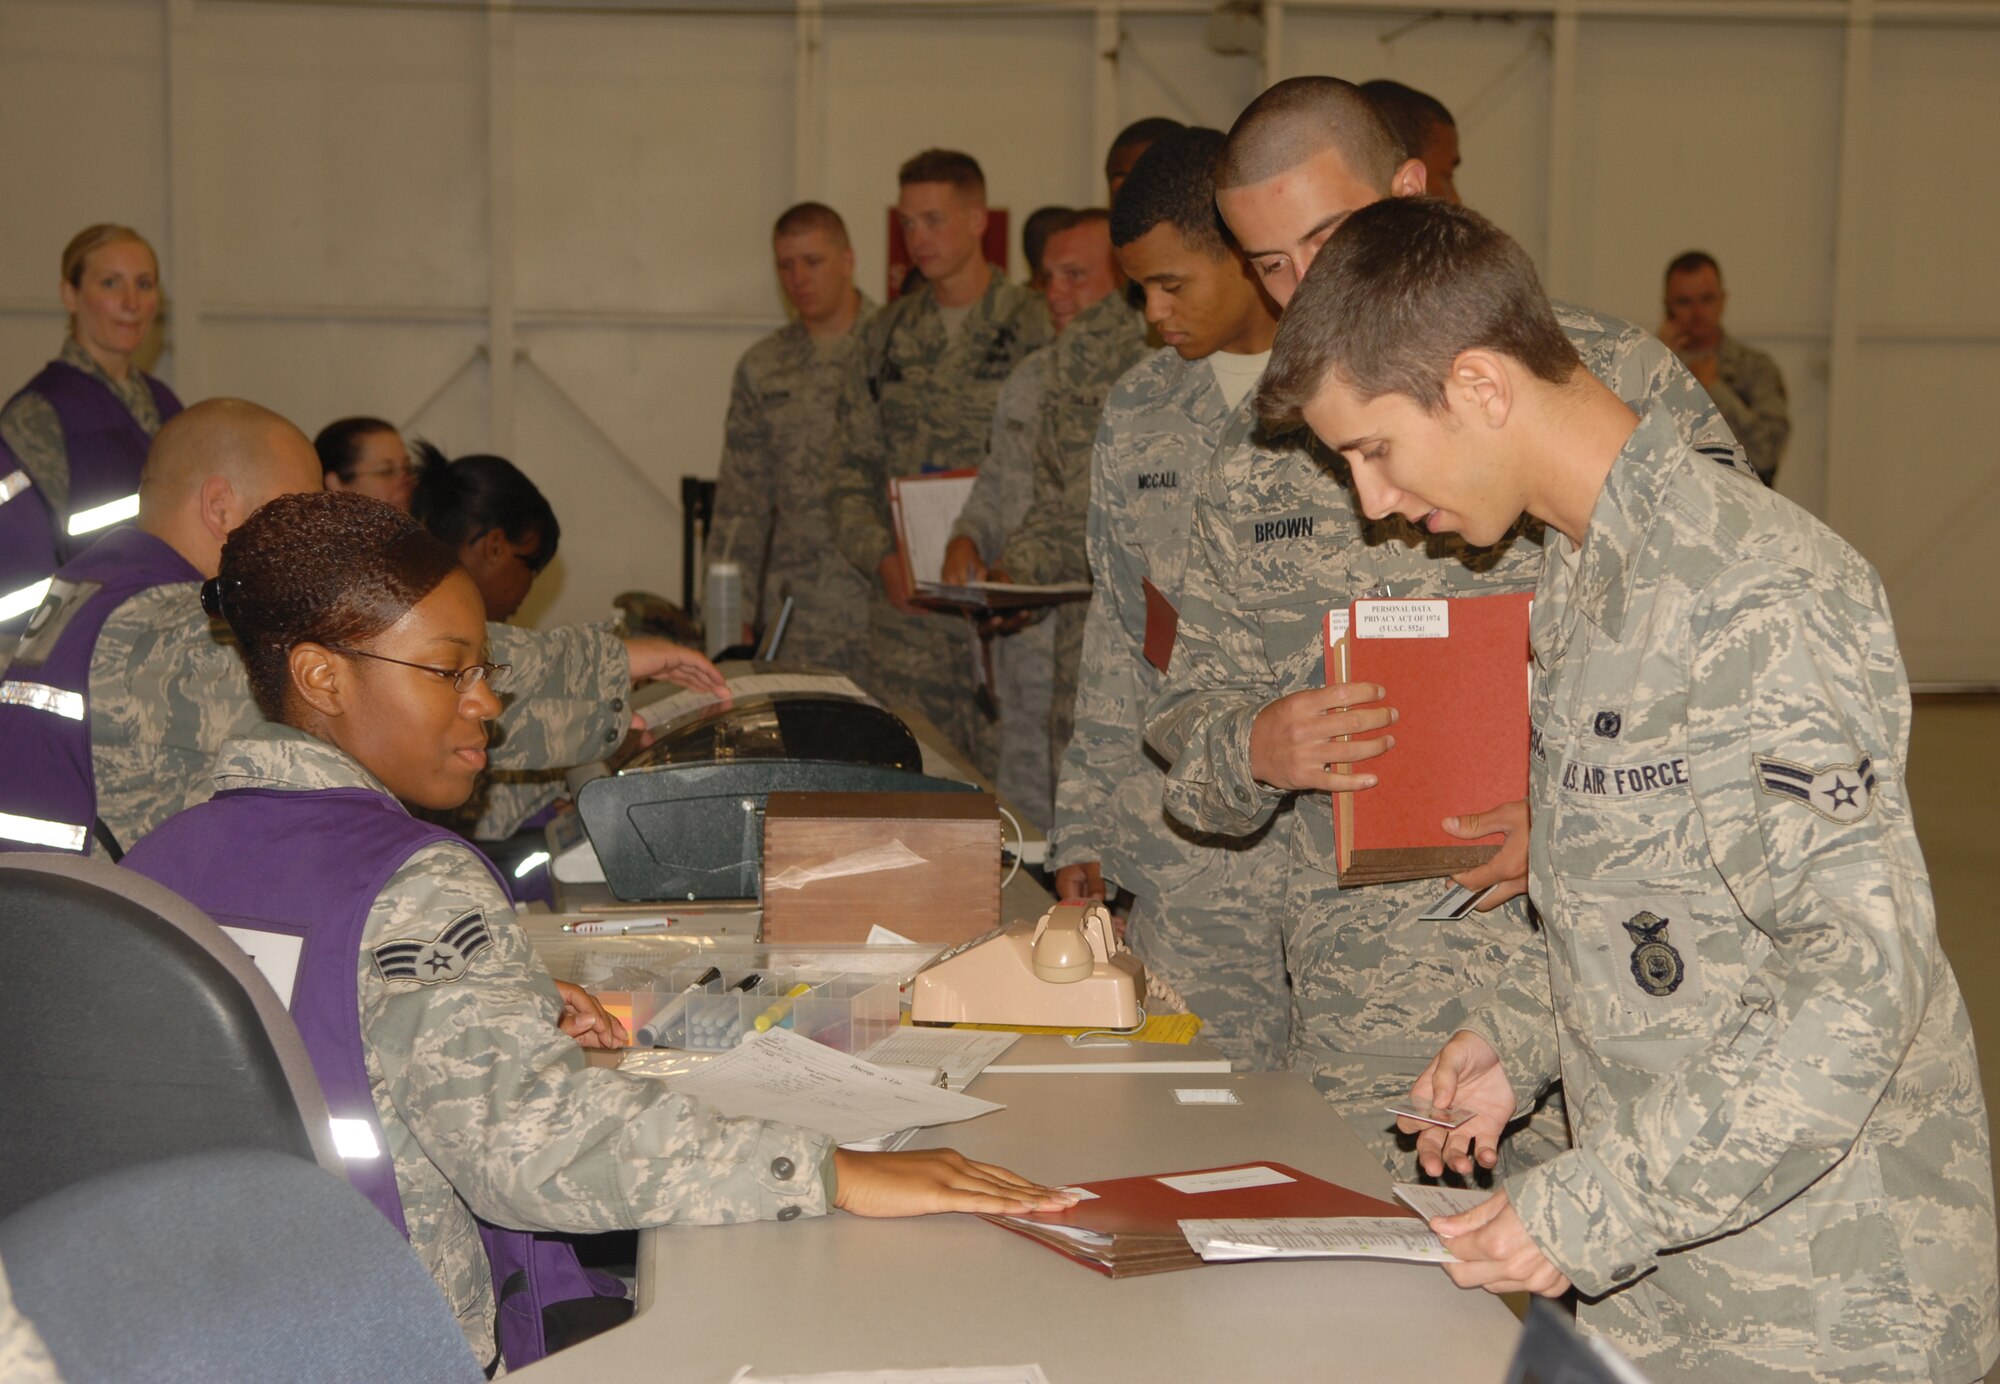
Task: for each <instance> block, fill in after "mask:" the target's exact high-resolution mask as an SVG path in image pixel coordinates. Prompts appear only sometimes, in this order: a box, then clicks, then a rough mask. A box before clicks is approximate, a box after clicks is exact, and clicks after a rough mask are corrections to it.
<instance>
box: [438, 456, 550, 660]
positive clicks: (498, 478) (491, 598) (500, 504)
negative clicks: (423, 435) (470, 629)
mask: <svg viewBox="0 0 2000 1384" xmlns="http://www.w3.org/2000/svg"><path fill="white" fill-rule="evenodd" d="M417 448H418V450H419V452H420V453H421V454H422V457H423V466H422V470H421V471H420V473H419V475H418V478H417V489H416V494H415V496H414V497H413V498H412V500H411V502H410V512H411V513H412V514H414V515H415V516H416V517H417V522H418V523H420V524H422V525H423V526H424V527H425V528H427V529H429V530H430V531H431V533H432V534H433V535H434V536H435V537H436V538H437V539H438V541H440V542H441V543H443V544H444V545H445V547H447V548H449V549H451V550H452V551H453V552H454V553H456V554H457V555H458V563H459V566H461V567H463V568H464V569H465V570H466V571H467V572H468V573H470V574H471V576H472V580H473V581H474V582H476V583H478V586H479V594H480V596H481V597H482V598H484V600H485V602H486V618H487V619H489V620H499V621H506V620H509V619H511V618H512V617H513V614H514V612H515V611H517V610H519V609H520V608H521V602H523V601H525V600H527V599H528V590H529V588H530V587H532V586H533V585H534V584H535V578H536V577H537V576H538V575H540V573H541V570H542V569H543V568H544V567H546V566H548V565H549V561H550V559H552V558H553V557H555V555H556V544H557V542H558V541H560V540H561V538H562V525H560V524H558V523H557V522H556V512H555V511H554V510H552V509H550V508H549V502H548V501H547V500H545V499H543V498H542V492H541V491H539V490H537V489H536V488H535V483H534V482H533V481H531V480H529V479H528V478H527V477H526V476H524V475H523V474H521V470H520V468H519V467H517V466H515V465H514V463H513V462H511V461H509V460H507V459H506V458H505V457H494V456H470V457H460V458H459V459H458V460H457V461H446V460H445V458H444V454H443V453H442V452H440V451H438V449H437V448H435V447H433V446H431V445H430V444H429V443H425V442H419V443H418V444H417Z"/></svg>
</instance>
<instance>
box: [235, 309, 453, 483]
mask: <svg viewBox="0 0 2000 1384" xmlns="http://www.w3.org/2000/svg"><path fill="white" fill-rule="evenodd" d="M204 331H205V333H206V336H207V345H208V352H209V361H210V367H209V368H210V370H211V371H212V372H213V374H214V377H215V379H216V380H217V381H218V382H219V385H218V388H219V390H220V392H224V393H229V394H234V395H238V396H240V397H242V398H246V399H254V400H256V401H257V402H258V403H260V404H263V405H265V406H266V407H267V408H273V409H276V410H277V411H278V412H280V413H282V414H284V415H285V417H287V418H289V419H291V420H292V421H293V422H294V423H297V424H298V425H299V427H300V428H302V429H304V430H305V433H306V436H308V437H310V436H312V435H313V434H314V433H317V432H318V431H319V430H320V429H321V428H323V427H325V426H326V425H327V424H328V423H331V422H332V421H333V420H334V419H336V418H345V417H348V416H350V415H353V414H357V413H361V414H372V415H374V416H375V417H378V418H386V419H388V420H389V421H390V422H392V423H397V424H403V423H411V424H413V425H415V426H414V429H413V430H414V431H417V432H421V433H424V434H425V435H426V436H428V437H430V438H431V440H432V441H434V442H436V443H438V444H439V445H440V446H442V447H444V448H445V449H446V450H447V451H450V452H472V451H477V450H480V449H481V448H482V447H484V446H485V443H486V438H485V432H486V416H485V413H484V411H483V410H484V404H483V403H481V404H480V405H479V406H478V408H476V409H474V410H473V411H472V412H471V414H470V416H469V417H466V416H461V415H460V414H458V413H455V412H452V411H450V410H448V409H447V410H445V411H443V412H440V411H439V408H438V406H437V405H435V404H433V405H432V406H431V407H428V408H426V404H427V402H429V401H430V400H432V399H433V397H434V396H440V395H444V394H450V395H453V396H456V397H463V396H464V395H465V394H467V393H473V394H476V395H477V396H478V397H479V398H482V399H483V397H484V393H485V387H486V386H485V379H486V372H485V364H484V362H483V361H475V360H474V359H473V356H474V353H475V352H477V351H478V350H479V349H480V347H481V344H482V341H483V339H484V337H485V326H484V324H483V323H476V322H462V323H443V324H436V323H411V322H328V321H315V320H312V319H299V320H278V321H246V320H240V319H239V320H228V319H224V320H215V319H211V320H210V321H209V322H208V324H207V325H206V327H205V328H204ZM440 402H441V400H440Z"/></svg>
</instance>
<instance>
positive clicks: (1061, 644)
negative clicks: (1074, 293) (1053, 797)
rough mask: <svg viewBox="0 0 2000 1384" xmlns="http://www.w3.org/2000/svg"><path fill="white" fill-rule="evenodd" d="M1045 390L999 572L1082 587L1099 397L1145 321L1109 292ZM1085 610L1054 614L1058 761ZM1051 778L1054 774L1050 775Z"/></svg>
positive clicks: (1086, 313) (1060, 343)
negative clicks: (1022, 511) (1025, 493)
mask: <svg viewBox="0 0 2000 1384" xmlns="http://www.w3.org/2000/svg"><path fill="white" fill-rule="evenodd" d="M1054 351H1055V359H1054V361H1053V362H1052V364H1051V365H1050V367H1049V385H1048V392H1047V394H1046V396H1045V398H1044V400H1043V403H1042V418H1041V423H1040V425H1039V426H1038V428H1037V429H1036V434H1035V498H1034V502H1033V503H1032V504H1031V505H1029V507H1028V512H1027V514H1026V516H1024V517H1023V518H1022V520H1021V522H1020V524H1019V525H1017V526H1016V527H1015V529H1014V531H1013V532H1012V533H1010V534H1008V535H1007V546H1006V547H1005V548H1003V549H1002V550H1001V553H1000V566H1002V567H1003V568H1005V569H1006V571H1007V575H1008V576H1010V577H1012V578H1013V579H1014V580H1015V581H1022V582H1058V581H1084V580H1087V579H1088V578H1089V576H1090V560H1089V557H1088V555H1087V554H1086V552H1085V548H1084V536H1083V531H1084V524H1085V520H1086V516H1087V514H1088V512H1089V508H1090V455H1091V445H1092V443H1093V442H1094V441H1095V440H1096V438H1097V423H1098V419H1099V418H1100V417H1101V416H1102V415H1103V413H1104V399H1105V396H1106V395H1108V394H1109V393H1110V392H1111V386H1112V385H1113V384H1115V383H1117V381H1118V377H1119V376H1121V375H1123V374H1124V373H1125V372H1126V371H1127V370H1130V369H1131V368H1132V367H1133V366H1134V365H1137V364H1138V363H1139V361H1140V359H1141V358H1142V357H1143V356H1144V355H1145V354H1146V320H1145V318H1144V317H1143V316H1141V315H1140V313H1139V311H1138V309H1136V308H1134V307H1133V306H1132V305H1131V304H1130V303H1128V302H1127V301H1126V300H1125V294H1124V292H1123V291H1122V290H1119V291H1116V292H1112V293H1108V294H1106V295H1105V296H1104V297H1103V298H1101V299H1099V300H1098V301H1097V302H1095V303H1092V304H1091V305H1090V306H1089V307H1087V308H1085V309H1084V310H1083V311H1082V312H1079V313H1078V314H1077V315H1076V316H1075V317H1074V318H1073V319H1071V321H1070V324H1069V327H1068V329H1067V330H1065V331H1064V332H1063V334H1062V335H1061V336H1059V337H1058V338H1056V344H1055V348H1054ZM1083 612H1084V608H1083V607H1082V606H1081V605H1078V604H1075V603H1073V602H1072V603H1070V604H1067V605H1061V606H1057V607H1056V611H1055V625H1056V636H1055V638H1056V654H1055V690H1054V692H1053V694H1052V696H1051V699H1050V705H1051V711H1050V716H1049V749H1050V753H1051V756H1052V761H1051V762H1052V765H1054V764H1058V763H1060V761H1061V759H1062V753H1063V747H1064V746H1065V745H1067V744H1069V737H1070V726H1071V718H1072V715H1073V713H1074V711H1075V706H1076V664H1077V660H1078V659H1079V658H1080V657H1082V654H1083ZM1051 772H1052V773H1053V772H1056V770H1055V769H1054V768H1053V767H1052V768H1051Z"/></svg>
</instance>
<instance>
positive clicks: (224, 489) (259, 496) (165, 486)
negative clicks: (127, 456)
mask: <svg viewBox="0 0 2000 1384" xmlns="http://www.w3.org/2000/svg"><path fill="white" fill-rule="evenodd" d="M320 472H321V467H320V464H319V454H318V453H317V452H315V451H314V450H313V446H312V443H311V442H309V441H307V440H306V435H305V434H304V433H302V432H300V431H299V430H298V429H297V428H296V427H294V426H293V425H292V424H291V423H290V422H288V421H287V420H286V419H284V418H282V417H280V416H279V415H277V414H275V413H273V412H271V410H269V409H267V408H264V407H262V406H260V405H257V404H253V403H249V402H247V401H245V400H242V399H204V400H203V401H202V402H200V403H198V404H196V405H194V406H193V407H192V408H189V409H186V410H184V411H183V412H181V413H179V414H177V415H176V416H175V417H174V418H173V419H171V420H170V421H169V422H168V423H167V424H166V426H165V427H163V428H161V429H160V431H159V433H158V434H157V435H156V436H155V437H154V438H153V445H152V447H151V448H150V449H149V450H148V451H147V453H146V466H145V469H144V470H143V471H142V472H140V474H139V527H140V528H142V529H144V530H145V531H146V532H148V533H150V534H152V535H154V536H155V537H156V538H160V539H163V540H165V541H166V542H167V543H168V544H169V545H170V546H172V547H173V548H174V549H175V551H177V552H179V553H180V554H181V556H182V557H185V558H186V559H187V560H188V561H189V562H191V563H193V564H194V566H196V567H197V568H199V569H201V572H202V574H203V575H204V576H214V575H215V573H216V570H217V568H218V567H219V565H220V562H221V555H222V540H223V539H224V538H226V537H228V536H229V533H230V531H231V530H232V529H234V528H235V527H236V526H237V525H238V524H240V523H242V522H243V521H244V520H245V519H247V518H249V517H250V514H251V512H252V511H253V510H255V509H256V508H257V507H258V506H260V505H262V504H264V503H265V502H266V501H269V500H273V499H276V498H277V497H278V496H280V495H293V494H298V493H300V492H304V491H313V490H318V489H319V488H320V486H321V479H320Z"/></svg>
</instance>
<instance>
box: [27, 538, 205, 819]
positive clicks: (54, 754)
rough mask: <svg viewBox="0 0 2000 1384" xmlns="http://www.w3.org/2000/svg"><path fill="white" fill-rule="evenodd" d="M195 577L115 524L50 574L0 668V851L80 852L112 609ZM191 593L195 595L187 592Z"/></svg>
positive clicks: (90, 811) (91, 792)
mask: <svg viewBox="0 0 2000 1384" xmlns="http://www.w3.org/2000/svg"><path fill="white" fill-rule="evenodd" d="M200 580H201V573H200V572H198V571H196V570H195V568H194V566H193V565H192V564H191V563H189V562H188V560H187V559H186V558H184V557H182V556H181V555H180V554H179V553H177V552H175V551H174V550H173V549H172V548H171V547H169V546H168V545H167V544H166V543H164V542H163V541H161V540H160V539H158V538H155V537H154V536H153V535H152V534H149V533H142V532H141V531H139V530H138V529H118V530H116V531H114V532H112V533H108V534H106V535H104V537H102V538H100V539H99V540H98V541H97V542H96V543H94V544H92V545H91V547H90V548H89V549H88V550H86V551H85V552H84V553H83V554H82V555H81V556H80V557H77V558H76V559H74V560H73V561H71V562H69V563H68V564H66V565H65V566H63V567H62V568H61V569H60V570H59V571H57V573H56V576H55V581H54V582H53V583H52V584H51V585H50V587H49V594H48V595H47V596H45V597H43V598H42V603H41V605H40V606H38V607H37V608H36V610H35V613H34V615H33V616H32V617H30V619H29V621H28V628H27V629H26V630H25V631H23V633H22V635H21V642H20V644H19V645H18V646H17V647H16V648H15V650H14V656H13V658H12V659H11V660H10V661H9V662H8V663H7V666H6V671H5V672H4V674H0V764H3V765H5V766H6V771H5V772H4V773H0V850H14V851H34V850H44V851H45V850H71V851H88V850H89V849H90V843H91V826H92V824H93V823H94V822H95V821H96V820H97V776H96V773H95V772H94V771H93V770H92V768H91V759H90V662H91V658H92V656H93V655H94V654H96V652H97V636H98V634H99V633H100V632H102V630H103V629H104V622H105V621H106V620H108V619H110V618H111V612H112V611H114V610H116V609H118V607H119V606H121V605H123V604H125V602H127V601H129V600H131V599H132V597H134V596H136V595H138V594H139V593H140V592H141V591H145V590H147V589H149V588H151V587H155V586H164V585H167V584H169V583H172V582H198V581H200ZM188 599H189V600H193V599H194V593H193V592H189V593H188Z"/></svg>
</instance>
